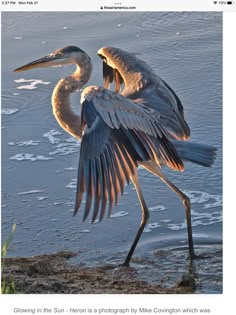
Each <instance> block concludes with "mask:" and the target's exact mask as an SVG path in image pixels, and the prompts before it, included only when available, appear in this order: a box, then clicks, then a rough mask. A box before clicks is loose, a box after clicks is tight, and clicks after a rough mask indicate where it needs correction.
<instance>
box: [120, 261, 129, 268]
mask: <svg viewBox="0 0 236 315" xmlns="http://www.w3.org/2000/svg"><path fill="white" fill-rule="evenodd" d="M119 267H126V268H129V267H130V265H129V262H126V261H125V262H123V264H120V265H119Z"/></svg>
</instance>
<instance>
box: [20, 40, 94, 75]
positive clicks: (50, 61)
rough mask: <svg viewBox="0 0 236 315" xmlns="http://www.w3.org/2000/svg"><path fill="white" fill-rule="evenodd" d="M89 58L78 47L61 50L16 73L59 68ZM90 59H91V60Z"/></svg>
mask: <svg viewBox="0 0 236 315" xmlns="http://www.w3.org/2000/svg"><path fill="white" fill-rule="evenodd" d="M84 58H89V57H88V55H87V54H86V53H85V52H84V51H83V50H82V49H80V48H78V47H76V46H66V47H64V48H59V49H57V50H55V51H54V52H52V53H50V54H49V55H47V56H45V57H43V58H40V59H37V60H34V61H32V62H30V63H27V64H25V65H24V66H21V67H19V68H17V69H15V70H14V72H21V71H26V70H30V69H34V68H48V67H57V66H63V65H67V64H75V63H78V60H81V59H84ZM89 59H90V58H89Z"/></svg>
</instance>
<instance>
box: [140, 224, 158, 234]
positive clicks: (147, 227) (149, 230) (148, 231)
mask: <svg viewBox="0 0 236 315" xmlns="http://www.w3.org/2000/svg"><path fill="white" fill-rule="evenodd" d="M160 226H161V225H160V223H159V222H153V223H149V224H147V226H146V227H145V228H144V230H143V232H145V233H150V232H152V230H153V229H157V228H159V227H160Z"/></svg>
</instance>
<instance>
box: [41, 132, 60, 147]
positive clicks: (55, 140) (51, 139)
mask: <svg viewBox="0 0 236 315" xmlns="http://www.w3.org/2000/svg"><path fill="white" fill-rule="evenodd" d="M61 134H62V133H61V132H60V131H58V130H55V129H51V130H49V131H48V132H46V133H44V134H43V137H45V138H47V139H48V140H49V142H50V143H52V144H55V143H59V142H60V138H56V137H55V136H59V135H61Z"/></svg>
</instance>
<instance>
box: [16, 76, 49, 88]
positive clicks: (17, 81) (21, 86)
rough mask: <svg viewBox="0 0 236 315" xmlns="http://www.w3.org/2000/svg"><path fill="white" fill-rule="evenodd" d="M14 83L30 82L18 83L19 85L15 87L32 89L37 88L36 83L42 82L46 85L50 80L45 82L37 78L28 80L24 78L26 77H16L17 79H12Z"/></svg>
mask: <svg viewBox="0 0 236 315" xmlns="http://www.w3.org/2000/svg"><path fill="white" fill-rule="evenodd" d="M14 81H15V82H16V83H30V84H26V85H20V86H17V89H18V90H34V89H37V85H39V84H44V85H48V84H50V83H51V82H45V81H43V80H37V79H29V80H26V79H23V78H22V79H17V80H14Z"/></svg>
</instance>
